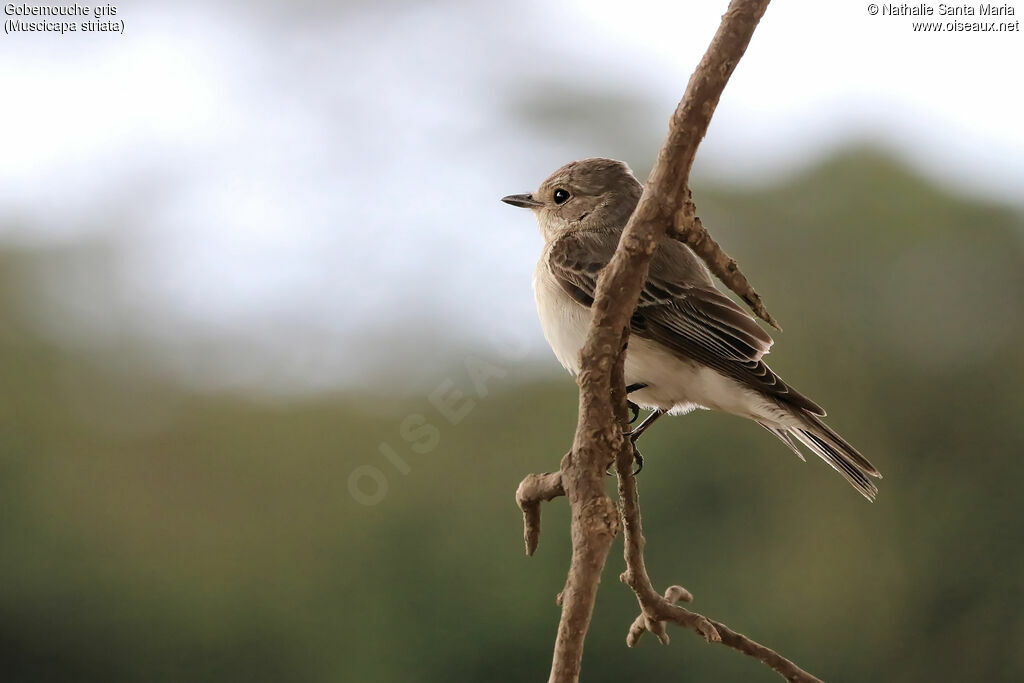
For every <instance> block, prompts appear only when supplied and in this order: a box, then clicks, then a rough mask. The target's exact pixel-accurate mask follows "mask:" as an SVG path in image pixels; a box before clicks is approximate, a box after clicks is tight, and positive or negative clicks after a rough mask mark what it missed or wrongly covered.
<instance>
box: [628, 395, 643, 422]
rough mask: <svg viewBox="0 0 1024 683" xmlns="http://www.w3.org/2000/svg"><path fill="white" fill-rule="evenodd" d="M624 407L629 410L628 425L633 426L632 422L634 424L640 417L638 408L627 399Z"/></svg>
mask: <svg viewBox="0 0 1024 683" xmlns="http://www.w3.org/2000/svg"><path fill="white" fill-rule="evenodd" d="M626 407H627V408H629V414H630V417H629V422H628V424H633V423H634V422H636V420H637V418H638V417H640V406H638V405H637V404H635V403H633V402H632V401H630V400H629V399H626Z"/></svg>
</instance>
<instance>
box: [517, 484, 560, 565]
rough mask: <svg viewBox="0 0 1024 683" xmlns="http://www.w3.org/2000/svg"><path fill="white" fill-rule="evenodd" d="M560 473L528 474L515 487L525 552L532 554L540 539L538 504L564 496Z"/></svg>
mask: <svg viewBox="0 0 1024 683" xmlns="http://www.w3.org/2000/svg"><path fill="white" fill-rule="evenodd" d="M564 495H565V489H564V488H562V473H561V472H560V471H559V472H547V473H545V474H528V475H526V478H525V479H523V481H522V482H520V484H519V488H518V489H516V504H517V505H518V506H519V509H520V510H522V511H523V540H524V541H526V554H527V555H533V553H534V551H535V550H537V543H538V542H539V541H540V504H541V503H545V502H547V501H549V500H552V499H553V498H557V497H558V496H564Z"/></svg>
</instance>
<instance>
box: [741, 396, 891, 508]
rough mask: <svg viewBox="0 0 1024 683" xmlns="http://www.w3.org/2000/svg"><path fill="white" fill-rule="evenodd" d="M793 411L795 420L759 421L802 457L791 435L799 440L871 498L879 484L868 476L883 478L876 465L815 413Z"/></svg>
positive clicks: (866, 496) (876, 491)
mask: <svg viewBox="0 0 1024 683" xmlns="http://www.w3.org/2000/svg"><path fill="white" fill-rule="evenodd" d="M792 413H794V414H795V415H794V416H795V417H797V418H798V421H797V422H796V424H791V423H789V422H787V423H783V424H778V423H775V424H770V423H766V422H761V423H760V424H761V426H762V427H764V428H765V429H767V430H768V431H769V432H771V433H772V434H774V435H775V436H776V437H778V439H779V440H780V441H782V443H784V444H786V446H788V447H789V449H790V450H792V451H793V452H794V453H796V454H797V455H798V456H799V457H800V459H801V460H803V459H804V456H803V455H802V454H801V453H800V449H799V448H797V445H796V443H794V441H793V439H796V440H797V441H799V442H800V443H802V444H803V445H804V446H806V447H807V448H809V449H810V450H811V452H813V453H814V454H815V455H817V456H818V457H820V458H821V459H822V460H824V461H825V462H827V463H828V464H829V465H831V466H832V468H833V469H834V470H835V471H836V472H839V474H841V475H843V478H845V479H846V481H848V482H850V484H851V485H852V486H853V488H855V489H857V490H858V491H859V492H860V494H861V495H862V496H864V497H865V498H867V499H868V500H871V501H873V500H874V499H875V496H876V495H877V494H878V487H877V486H875V482H873V481H871V479H870V478H871V477H875V478H877V479H881V478H882V474H881V473H880V472H879V471H878V470H877V469H876V468H875V466H874V465H872V464H871V463H870V462H868V460H867V458H865V457H864V456H863V455H861V454H860V452H858V451H857V449H856V448H854V447H853V446H851V445H850V444H849V443H848V442H847V441H846V439H844V438H843V437H841V436H839V434H838V433H836V431H835V430H834V429H832V428H831V427H829V426H828V425H827V424H825V423H824V422H822V421H821V419H819V418H818V416H816V415H810V414H808V413H806V412H805V411H802V410H793V411H792Z"/></svg>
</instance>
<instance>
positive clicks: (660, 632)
mask: <svg viewBox="0 0 1024 683" xmlns="http://www.w3.org/2000/svg"><path fill="white" fill-rule="evenodd" d="M632 467H633V458H632V456H629V457H622V456H620V457H619V458H618V459H617V460H616V465H615V468H616V473H617V474H618V477H619V502H620V505H621V508H622V528H623V554H624V555H625V558H626V571H624V572H623V573H622V575H621V576H620V577H619V579H620V580H621V581H622V582H623V583H626V584H627V585H628V586H629V587H630V588H632V589H633V592H634V593H635V594H636V599H637V602H639V603H640V615H639V616H638V617H637V618H636V620H634V621H633V624H632V625H631V626H630V627H629V632H628V633H627V635H626V645H628V646H629V647H633V646H634V645H636V642H637V641H638V640H639V639H640V636H642V635H643V634H644V632H645V631H650V632H651V633H653V634H654V635H655V636H656V637H657V638H658V640H659V641H660V642H661V643H662V644H663V645H667V644H668V642H669V637H668V634H667V633H666V632H665V623H666V622H672V623H674V624H678V625H679V626H682V627H683V628H688V629H690V630H692V631H694V632H696V633H698V634H700V635H701V636H703V638H704V639H705V640H706V641H708V642H709V643H722V644H723V645H726V646H728V647H731V648H732V649H734V650H737V651H738V652H742V653H743V654H745V655H749V656H750V657H753V658H754V659H757V660H758V661H760V662H762V663H763V664H765V665H767V666H769V667H770V668H771V669H773V670H774V671H775V672H776V673H778V674H779V675H780V676H782V677H783V678H785V679H786V680H787V681H792V682H793V683H822V682H821V680H820V679H818V678H816V677H814V676H813V675H811V674H809V673H807V672H806V671H804V670H803V669H801V668H800V667H799V666H797V665H796V664H794V663H793V662H791V661H790V660H788V659H786V658H785V657H783V656H782V655H780V654H779V653H777V652H775V651H774V650H772V649H771V648H769V647H765V646H764V645H761V644H760V643H758V642H756V641H753V640H751V639H750V638H748V637H746V636H745V635H743V634H741V633H736V632H735V631H733V630H732V629H730V628H729V627H728V626H726V625H725V624H722V623H719V622H717V621H712V620H710V619H708V618H707V617H705V616H703V615H701V614H697V613H696V612H691V611H689V610H687V609H683V608H682V607H679V606H677V605H676V604H674V603H676V602H678V601H680V600H682V601H684V602H691V601H692V600H693V596H692V595H691V594H690V592H689V591H688V590H686V589H685V588H683V587H682V586H670V587H669V588H668V590H666V591H665V595H664V596H661V595H659V594H658V592H657V591H655V590H654V586H653V585H652V584H651V579H650V577H649V576H648V575H647V566H646V564H645V562H644V545H645V544H646V541H645V539H644V533H643V524H642V521H641V518H640V503H639V496H638V494H637V489H636V478H635V477H634V476H633V471H632Z"/></svg>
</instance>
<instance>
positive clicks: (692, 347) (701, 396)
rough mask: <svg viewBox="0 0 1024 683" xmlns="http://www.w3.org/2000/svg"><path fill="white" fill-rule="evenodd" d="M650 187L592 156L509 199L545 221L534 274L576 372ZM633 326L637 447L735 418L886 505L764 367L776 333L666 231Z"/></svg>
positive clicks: (854, 461) (631, 383) (813, 406)
mask: <svg viewBox="0 0 1024 683" xmlns="http://www.w3.org/2000/svg"><path fill="white" fill-rule="evenodd" d="M642 191H643V186H642V185H641V184H640V181H638V180H637V178H636V176H634V175H633V172H632V171H631V170H630V168H629V166H628V165H626V164H625V163H624V162H621V161H616V160H614V159H604V158H590V159H582V160H579V161H573V162H571V163H568V164H566V165H564V166H562V167H561V168H559V169H558V170H556V171H555V172H554V173H552V174H551V175H550V176H549V177H548V178H547V179H546V180H545V181H544V182H543V183H541V184H540V187H539V188H538V189H537V190H536V191H534V192H530V193H525V194H512V195H508V196H506V197H503V198H502V200H501V201H503V202H505V203H506V204H510V205H512V206H516V207H521V208H526V209H530V210H531V211H532V212H533V213H534V215H535V216H536V218H537V223H538V225H539V227H540V233H541V236H542V237H543V239H544V248H543V251H542V253H541V257H540V259H539V261H538V262H537V266H536V269H535V270H534V274H533V290H534V298H535V300H536V304H537V313H538V315H539V317H540V323H541V327H542V329H543V332H544V337H545V339H546V340H547V342H548V344H549V345H550V346H551V349H552V351H554V354H555V357H556V358H557V359H558V362H559V363H561V365H562V366H563V367H564V368H565V369H566V370H568V371H569V372H570V373H571V374H572V375H578V374H579V372H580V350H581V349H582V348H583V344H584V341H585V340H586V336H587V331H588V329H589V326H590V322H591V318H592V313H591V306H592V305H593V303H594V295H595V291H596V289H597V279H598V276H599V275H600V273H601V271H602V269H603V268H604V267H605V266H606V265H608V262H609V261H610V260H611V257H612V255H613V254H614V252H615V249H616V246H617V245H618V242H619V237H620V236H621V235H622V231H623V229H624V228H625V226H626V223H627V222H628V221H629V217H630V216H631V215H632V213H633V210H634V209H635V208H636V206H637V203H638V202H639V201H640V196H641V194H642ZM666 232H667V231H666ZM629 326H630V340H629V343H628V345H627V348H626V356H625V360H624V372H625V381H626V385H627V386H626V390H627V394H628V398H629V400H630V407H631V408H634V407H635V406H639V407H642V408H644V409H646V410H650V411H651V413H650V414H649V415H648V416H647V417H646V418H645V419H644V420H643V421H642V422H641V423H640V425H638V426H637V427H636V428H634V429H632V431H630V432H628V435H629V438H630V440H631V441H633V442H634V444H635V442H636V440H637V439H639V437H640V435H642V434H643V433H644V431H646V430H647V429H648V428H649V427H650V425H651V424H653V423H654V421H655V420H657V419H658V418H660V417H661V416H663V415H665V414H673V415H680V414H686V413H689V412H691V411H693V410H695V409H698V408H701V409H707V410H716V411H721V412H725V413H730V414H732V415H737V416H740V417H744V418H747V419H749V420H753V421H754V422H756V423H757V424H759V425H761V426H762V427H764V428H765V429H766V430H768V431H769V432H771V433H772V434H773V435H774V436H775V437H777V438H778V439H779V440H780V441H781V442H782V443H783V444H785V445H786V446H787V447H788V448H789V449H790V450H792V451H793V452H794V453H796V455H797V456H798V457H800V459H801V460H805V458H804V456H803V454H802V452H801V450H800V447H799V446H798V444H800V445H802V446H804V447H805V448H806V449H808V450H809V451H810V452H812V453H814V454H816V455H817V456H819V457H820V458H821V459H822V460H824V461H825V462H826V463H828V464H829V465H830V466H832V468H833V469H835V470H836V471H837V472H838V473H839V474H841V475H842V476H843V477H844V478H845V479H846V480H847V481H848V482H849V483H850V484H851V485H852V486H853V487H854V488H855V489H856V490H857V491H858V492H860V494H861V495H863V496H864V497H865V498H867V499H868V500H869V501H873V500H874V499H875V496H876V495H877V493H878V487H877V486H876V484H875V483H874V481H872V479H874V478H878V479H880V478H881V476H882V475H881V473H879V471H878V469H876V468H875V466H874V465H872V464H871V463H870V462H869V461H868V460H867V459H866V458H865V457H864V456H863V455H861V454H860V452H858V451H857V449H856V448H854V447H853V446H852V445H850V443H849V442H848V441H846V440H845V439H844V438H843V437H842V436H840V435H839V434H838V433H837V432H836V431H835V430H834V429H832V428H831V427H829V426H828V425H827V424H825V422H824V421H822V419H821V418H823V417H824V416H825V411H824V410H823V409H822V408H821V406H819V405H818V404H817V403H815V402H814V401H812V400H811V399H809V398H807V397H806V396H804V395H803V394H801V393H800V392H799V391H797V390H796V389H795V388H794V387H792V386H791V385H790V384H788V383H787V382H785V381H784V380H783V379H782V378H781V377H779V376H778V375H777V374H776V373H775V372H774V371H772V369H771V368H769V367H768V365H766V364H765V362H764V356H765V355H766V354H767V353H768V351H769V349H770V348H771V346H772V344H773V340H772V338H771V336H769V334H768V333H767V332H765V331H764V330H763V329H762V328H761V326H760V325H758V323H757V321H756V320H754V318H753V317H752V316H750V315H749V314H748V313H747V312H746V311H745V310H744V309H743V308H741V307H740V306H739V305H738V304H737V303H735V302H734V301H733V300H732V299H731V298H729V297H728V296H726V295H725V294H723V293H722V292H721V291H719V289H718V288H717V286H716V284H715V281H714V280H713V279H712V277H711V274H710V272H709V271H708V269H707V267H706V266H705V265H704V263H703V262H702V261H701V260H700V259H699V258H698V257H697V255H696V254H694V252H693V251H691V250H690V248H689V247H687V246H686V245H685V244H683V243H681V242H679V241H678V240H675V239H673V238H671V237H669V236H668V235H667V234H664V235H662V236H660V237H659V238H658V241H657V248H656V250H655V252H654V254H653V256H652V258H651V261H650V268H649V272H648V275H647V279H646V281H645V283H644V286H643V289H642V291H641V294H640V299H639V302H638V304H637V307H636V310H635V312H634V313H633V315H632V317H631V319H630V324H629ZM635 415H636V414H635V413H634V419H635ZM637 456H638V464H639V465H641V466H642V459H639V451H637Z"/></svg>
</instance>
